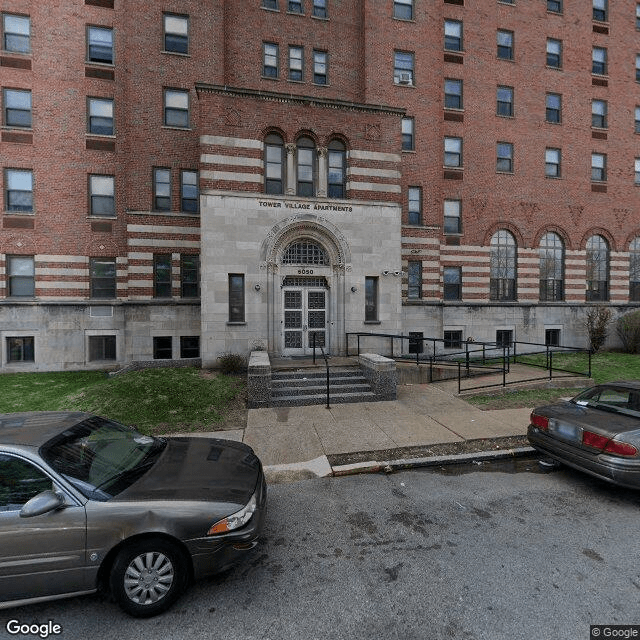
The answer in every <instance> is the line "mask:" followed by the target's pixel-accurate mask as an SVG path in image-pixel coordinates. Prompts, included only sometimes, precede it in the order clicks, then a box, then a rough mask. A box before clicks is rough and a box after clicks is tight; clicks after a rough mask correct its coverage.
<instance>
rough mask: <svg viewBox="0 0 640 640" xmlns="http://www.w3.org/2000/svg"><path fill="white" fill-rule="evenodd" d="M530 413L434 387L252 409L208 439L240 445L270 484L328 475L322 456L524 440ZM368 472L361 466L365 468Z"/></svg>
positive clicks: (375, 458) (374, 456)
mask: <svg viewBox="0 0 640 640" xmlns="http://www.w3.org/2000/svg"><path fill="white" fill-rule="evenodd" d="M530 413H531V409H506V410H500V411H481V410H480V409H478V408H476V407H474V406H472V405H470V404H468V403H466V402H465V401H463V400H461V399H460V398H457V397H455V396H454V395H453V393H451V392H449V391H447V390H446V389H445V388H443V387H441V386H439V385H437V384H421V385H401V386H399V387H398V399H397V400H395V401H388V402H364V403H358V404H336V405H332V406H331V408H330V409H327V408H326V406H324V405H314V406H304V407H276V408H269V409H250V410H249V412H248V418H247V427H246V429H244V430H243V429H237V430H234V431H218V432H215V433H211V434H199V435H209V436H212V437H218V438H228V439H233V440H238V441H243V442H246V443H247V444H248V445H250V446H251V447H253V449H254V450H255V452H256V454H257V455H258V456H259V457H260V459H261V460H262V463H263V465H264V466H265V470H266V473H267V477H268V479H269V480H270V481H272V482H273V481H276V482H283V481H287V480H295V479H300V478H308V477H322V476H327V475H332V473H333V471H334V470H333V469H332V467H331V465H330V464H329V460H328V458H327V456H331V455H336V454H349V453H356V452H371V453H372V455H371V460H372V461H376V460H379V459H383V460H384V459H385V458H384V457H382V458H380V456H377V455H376V452H380V453H381V454H382V455H384V454H383V453H382V452H386V451H388V450H389V449H401V448H411V447H428V446H429V445H437V444H444V443H453V442H462V441H464V440H475V439H482V438H498V437H504V436H518V435H524V434H526V430H527V425H528V424H529V414H530ZM364 466H366V465H364Z"/></svg>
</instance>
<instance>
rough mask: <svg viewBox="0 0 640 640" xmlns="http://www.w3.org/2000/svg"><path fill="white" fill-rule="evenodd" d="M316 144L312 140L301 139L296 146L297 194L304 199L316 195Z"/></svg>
mask: <svg viewBox="0 0 640 640" xmlns="http://www.w3.org/2000/svg"><path fill="white" fill-rule="evenodd" d="M315 150H316V147H315V144H314V142H313V140H311V138H299V139H298V142H297V144H296V159H297V165H296V174H297V189H296V194H297V195H299V196H304V197H309V198H311V197H313V196H314V195H315V185H314V183H315V180H314V178H315V174H316V163H315Z"/></svg>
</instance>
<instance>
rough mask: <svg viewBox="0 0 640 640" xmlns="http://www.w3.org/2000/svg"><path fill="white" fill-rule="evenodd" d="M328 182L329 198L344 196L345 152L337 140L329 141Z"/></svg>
mask: <svg viewBox="0 0 640 640" xmlns="http://www.w3.org/2000/svg"><path fill="white" fill-rule="evenodd" d="M328 156H329V157H328V162H329V171H328V184H327V195H328V196H329V197H330V198H344V197H345V173H346V172H345V167H346V160H347V152H346V149H345V146H344V144H342V142H340V141H339V140H332V141H331V142H330V143H329V152H328Z"/></svg>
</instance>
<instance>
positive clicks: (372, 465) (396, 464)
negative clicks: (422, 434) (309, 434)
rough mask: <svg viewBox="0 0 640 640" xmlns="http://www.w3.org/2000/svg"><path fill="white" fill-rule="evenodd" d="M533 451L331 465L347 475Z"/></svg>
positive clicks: (518, 455) (335, 471)
mask: <svg viewBox="0 0 640 640" xmlns="http://www.w3.org/2000/svg"><path fill="white" fill-rule="evenodd" d="M532 453H535V449H533V448H532V447H518V448H516V449H499V450H497V451H477V452H474V453H460V454H457V455H452V456H430V457H427V458H407V459H400V460H389V461H386V462H380V461H375V460H372V461H369V462H357V463H355V464H344V465H338V466H336V467H333V475H334V476H348V475H355V474H360V473H379V472H380V471H384V472H386V473H390V472H393V471H400V470H403V469H415V468H419V467H438V466H442V465H451V464H469V463H473V462H487V461H489V460H504V459H508V458H522V457H525V456H528V455H531V454H532Z"/></svg>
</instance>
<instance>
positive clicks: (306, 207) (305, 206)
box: [258, 200, 353, 213]
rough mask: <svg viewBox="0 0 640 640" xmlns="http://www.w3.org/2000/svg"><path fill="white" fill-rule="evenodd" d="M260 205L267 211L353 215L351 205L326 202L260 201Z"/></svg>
mask: <svg viewBox="0 0 640 640" xmlns="http://www.w3.org/2000/svg"><path fill="white" fill-rule="evenodd" d="M258 205H259V206H260V207H263V208H265V209H267V208H268V209H299V210H302V211H337V212H344V213H353V207H351V206H349V205H340V204H327V203H325V202H297V201H284V202H283V201H280V200H258Z"/></svg>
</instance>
